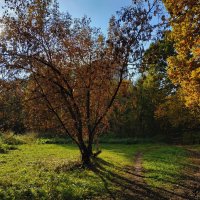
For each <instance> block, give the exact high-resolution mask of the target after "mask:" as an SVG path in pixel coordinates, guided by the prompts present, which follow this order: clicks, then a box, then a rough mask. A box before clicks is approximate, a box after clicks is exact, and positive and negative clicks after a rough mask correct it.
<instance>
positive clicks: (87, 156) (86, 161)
mask: <svg viewBox="0 0 200 200" xmlns="http://www.w3.org/2000/svg"><path fill="white" fill-rule="evenodd" d="M91 157H92V152H91V151H89V149H88V148H84V149H83V150H82V151H81V159H82V164H83V166H86V167H88V166H90V165H91Z"/></svg>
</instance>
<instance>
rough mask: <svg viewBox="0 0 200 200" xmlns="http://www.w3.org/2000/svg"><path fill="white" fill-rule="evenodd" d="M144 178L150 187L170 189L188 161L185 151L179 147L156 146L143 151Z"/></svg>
mask: <svg viewBox="0 0 200 200" xmlns="http://www.w3.org/2000/svg"><path fill="white" fill-rule="evenodd" d="M143 160H144V161H143V167H144V169H145V177H146V178H145V180H146V182H147V183H148V184H149V185H151V186H152V187H160V188H165V189H171V188H172V187H173V185H174V184H176V183H177V182H178V180H179V179H180V178H181V175H182V174H181V172H182V171H183V170H184V166H185V164H186V163H187V162H188V159H187V153H186V151H185V150H184V149H183V148H181V147H176V146H165V145H164V146H157V147H155V146H154V148H152V149H150V150H149V151H148V152H145V153H144V158H143Z"/></svg>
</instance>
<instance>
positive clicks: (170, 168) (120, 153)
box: [0, 143, 187, 200]
mask: <svg viewBox="0 0 200 200" xmlns="http://www.w3.org/2000/svg"><path fill="white" fill-rule="evenodd" d="M102 149H103V151H102V153H101V154H100V155H99V161H98V162H97V167H98V168H97V169H94V170H88V169H82V168H79V167H73V166H74V165H76V163H77V161H79V160H80V155H79V151H78V150H77V148H76V146H74V145H70V144H60V145H58V144H37V143H33V144H22V145H17V149H16V150H9V151H8V152H7V153H4V154H0V199H1V200H3V199H23V200H24V199H68V200H70V199H86V198H88V199H89V198H92V199H93V198H95V197H99V196H102V195H103V196H102V197H101V198H100V199H102V198H104V197H106V196H108V195H109V193H110V192H113V193H115V192H120V191H121V188H120V187H121V186H120V185H119V184H115V183H114V181H113V180H116V177H118V179H120V178H121V180H125V178H129V175H128V174H126V172H125V170H124V169H126V168H129V169H132V167H133V166H134V163H133V161H134V155H135V154H136V152H138V151H140V152H143V155H144V157H143V167H144V169H145V174H144V176H145V177H146V178H145V181H146V182H147V184H148V185H149V186H150V187H157V186H159V187H169V188H170V187H171V183H174V182H176V181H177V180H178V179H179V175H180V171H181V170H182V164H183V163H184V162H185V161H186V160H187V154H186V153H185V151H184V150H183V149H182V148H180V147H172V146H162V145H155V144H153V145H152V144H143V145H139V144H137V145H125V144H123V145H122V144H104V145H103V147H102ZM124 184H125V183H124Z"/></svg>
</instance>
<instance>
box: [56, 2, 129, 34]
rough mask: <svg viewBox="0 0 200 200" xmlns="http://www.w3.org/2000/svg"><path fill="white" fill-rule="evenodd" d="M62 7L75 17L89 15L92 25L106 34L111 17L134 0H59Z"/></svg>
mask: <svg viewBox="0 0 200 200" xmlns="http://www.w3.org/2000/svg"><path fill="white" fill-rule="evenodd" d="M58 2H59V4H60V9H61V10H62V11H68V12H69V13H70V14H71V15H72V17H73V18H80V17H83V16H84V15H87V16H88V17H90V18H91V20H92V25H93V26H95V27H98V28H101V30H102V31H103V33H105V34H106V32H107V28H108V22H109V19H110V17H111V16H112V15H113V14H115V13H116V11H118V10H120V8H121V7H124V6H128V5H131V2H132V0H58Z"/></svg>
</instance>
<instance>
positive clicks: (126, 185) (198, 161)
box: [96, 150, 200, 200]
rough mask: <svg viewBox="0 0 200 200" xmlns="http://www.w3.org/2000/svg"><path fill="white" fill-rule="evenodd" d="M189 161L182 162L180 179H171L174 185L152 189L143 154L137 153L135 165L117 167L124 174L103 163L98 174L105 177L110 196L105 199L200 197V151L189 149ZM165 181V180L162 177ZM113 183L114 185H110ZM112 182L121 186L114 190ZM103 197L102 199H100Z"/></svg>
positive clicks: (180, 199) (187, 199) (195, 199)
mask: <svg viewBox="0 0 200 200" xmlns="http://www.w3.org/2000/svg"><path fill="white" fill-rule="evenodd" d="M188 152H189V157H190V158H189V159H190V162H189V163H188V164H183V171H180V175H181V177H180V180H179V181H178V182H169V184H171V186H172V188H171V189H167V188H151V187H150V186H149V185H148V184H147V183H146V182H145V177H144V173H143V172H144V169H143V167H142V162H143V153H142V152H137V153H136V154H135V155H134V164H133V166H127V167H124V168H120V167H117V166H115V167H116V168H117V169H118V170H120V171H121V172H123V173H122V174H121V173H115V172H113V170H106V168H104V167H103V165H109V163H105V161H102V162H103V165H100V166H99V169H98V170H97V171H96V173H98V174H99V176H100V177H101V178H102V181H103V182H104V184H105V188H107V190H108V191H107V192H108V194H109V195H107V196H106V197H105V198H103V199H104V200H200V153H198V152H194V151H193V150H188ZM163 181H165V180H163ZM110 183H112V184H110ZM111 185H115V186H117V187H118V188H119V189H118V190H117V191H116V190H115V192H113V191H112V188H111V187H110V186H111ZM101 199H102V198H101Z"/></svg>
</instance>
